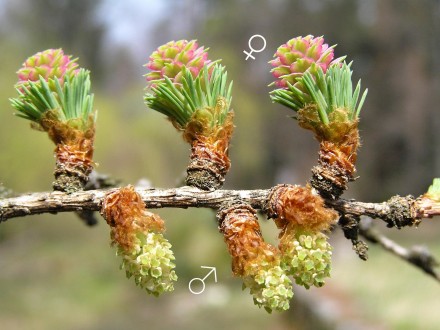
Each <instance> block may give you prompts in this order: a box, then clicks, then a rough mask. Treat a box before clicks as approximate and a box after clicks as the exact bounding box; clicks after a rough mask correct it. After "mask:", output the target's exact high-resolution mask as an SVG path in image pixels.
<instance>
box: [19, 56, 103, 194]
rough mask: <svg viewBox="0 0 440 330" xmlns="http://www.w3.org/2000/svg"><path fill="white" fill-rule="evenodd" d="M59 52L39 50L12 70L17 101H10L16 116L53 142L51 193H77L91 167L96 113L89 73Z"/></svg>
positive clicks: (84, 182) (86, 178)
mask: <svg viewBox="0 0 440 330" xmlns="http://www.w3.org/2000/svg"><path fill="white" fill-rule="evenodd" d="M75 61H76V59H74V60H71V56H68V55H65V54H64V53H63V51H62V50H61V49H48V50H46V51H43V52H39V53H37V54H35V55H33V56H31V57H30V58H29V59H27V60H26V61H25V62H24V63H23V67H22V68H21V69H20V70H19V71H18V72H17V73H18V77H19V80H18V82H17V84H16V90H17V93H18V97H16V98H12V99H11V104H12V106H13V107H14V108H15V109H16V110H17V111H18V112H17V113H16V115H17V116H18V117H22V118H24V119H27V120H29V121H31V125H32V127H33V128H36V129H38V130H42V131H46V132H47V133H48V136H49V138H50V139H51V140H52V141H53V142H54V143H55V145H56V149H55V156H56V169H55V173H54V175H55V182H54V183H53V187H54V189H55V190H60V191H65V192H68V193H71V192H74V191H78V190H82V189H83V188H84V186H85V184H86V183H87V180H88V175H89V174H90V172H91V171H92V169H93V161H92V158H93V141H94V136H95V119H96V111H94V110H93V94H92V93H91V83H90V72H89V71H87V70H84V69H80V68H78V65H77V64H76V62H75Z"/></svg>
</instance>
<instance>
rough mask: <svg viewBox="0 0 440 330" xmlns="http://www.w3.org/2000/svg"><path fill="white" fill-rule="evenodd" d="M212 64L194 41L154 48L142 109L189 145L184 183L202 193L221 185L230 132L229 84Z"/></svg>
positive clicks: (222, 72)
mask: <svg viewBox="0 0 440 330" xmlns="http://www.w3.org/2000/svg"><path fill="white" fill-rule="evenodd" d="M216 62H218V61H214V62H212V61H210V60H209V59H208V58H207V52H206V50H205V49H204V48H203V47H198V45H197V43H196V42H195V41H194V40H193V41H186V40H180V41H177V42H170V43H167V44H165V45H163V46H160V47H159V48H158V50H156V51H155V52H154V53H153V54H152V55H151V57H150V61H149V62H148V63H147V64H146V66H147V67H148V68H149V69H151V70H152V71H151V72H150V73H148V74H147V75H146V77H147V87H148V90H147V93H146V95H145V101H146V104H147V105H148V107H149V108H151V109H153V110H156V111H158V112H160V113H162V114H164V115H166V116H167V117H168V119H169V120H170V121H171V123H172V124H173V125H174V127H175V128H176V129H177V130H179V131H180V132H182V135H183V138H184V140H185V141H186V142H188V143H189V144H190V145H191V156H190V159H191V161H190V164H189V165H188V168H187V179H186V183H187V184H188V185H189V186H195V187H198V188H200V189H204V190H213V189H217V188H219V187H220V186H221V185H222V184H223V181H224V179H225V176H226V173H227V172H228V170H229V168H230V160H229V156H228V149H229V141H230V138H231V136H232V131H233V127H234V126H233V122H232V121H233V111H232V109H231V89H232V82H231V83H228V79H227V72H226V70H225V68H224V67H223V66H221V65H220V64H218V63H216Z"/></svg>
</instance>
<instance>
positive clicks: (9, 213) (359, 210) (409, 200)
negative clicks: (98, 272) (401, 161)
mask: <svg viewBox="0 0 440 330" xmlns="http://www.w3.org/2000/svg"><path fill="white" fill-rule="evenodd" d="M110 191H111V189H97V190H88V191H78V192H74V193H72V194H67V193H64V192H59V191H57V192H36V193H31V194H24V195H21V196H18V197H12V198H4V199H0V222H3V221H6V220H8V219H11V218H17V217H23V216H26V215H34V214H43V213H52V214H54V213H60V212H72V211H84V210H89V211H99V210H100V209H101V206H102V202H103V200H104V197H105V195H106V194H107V193H109V192H110ZM137 192H138V193H139V194H140V195H141V196H142V200H143V201H144V203H145V205H146V207H147V208H165V207H167V208H189V207H198V208H200V207H203V208H212V209H218V208H219V207H220V206H221V205H222V204H224V203H228V202H233V201H243V202H246V203H248V204H250V205H251V206H252V207H254V208H255V209H260V210H264V208H265V206H266V203H267V200H268V197H269V194H270V192H271V189H257V190H216V191H204V190H200V189H197V188H193V187H188V186H184V187H180V188H171V189H157V188H149V189H137ZM326 203H327V205H328V206H329V207H331V208H333V209H335V210H337V211H338V212H339V213H340V214H352V215H355V216H361V215H365V216H369V217H371V218H378V219H382V220H384V221H385V222H387V223H388V224H393V223H394V224H395V225H396V226H397V227H402V226H404V225H413V224H417V223H418V222H420V220H421V219H422V218H431V217H433V216H436V215H440V203H437V202H434V201H431V200H427V199H425V198H423V197H419V198H417V199H416V198H414V197H412V196H407V197H401V196H394V197H392V198H390V199H389V200H388V201H385V202H383V203H365V202H359V201H355V200H346V199H338V200H330V199H329V200H326ZM393 221H394V222H393Z"/></svg>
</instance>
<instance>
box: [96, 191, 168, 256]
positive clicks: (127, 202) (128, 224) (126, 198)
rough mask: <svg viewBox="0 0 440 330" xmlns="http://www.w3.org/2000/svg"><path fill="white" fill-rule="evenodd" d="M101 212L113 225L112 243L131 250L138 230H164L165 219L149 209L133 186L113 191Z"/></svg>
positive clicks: (106, 199)
mask: <svg viewBox="0 0 440 330" xmlns="http://www.w3.org/2000/svg"><path fill="white" fill-rule="evenodd" d="M101 214H102V216H103V217H104V219H105V220H106V221H107V223H108V225H109V226H110V227H111V239H112V244H119V245H120V246H121V247H122V248H123V249H124V250H125V251H131V250H132V247H133V245H134V243H135V242H136V233H137V232H147V231H151V230H152V231H155V232H163V231H164V230H165V229H164V221H163V220H162V218H160V217H159V216H158V215H157V214H154V213H152V212H149V211H147V209H146V207H145V204H144V202H143V201H142V198H141V196H140V195H139V194H138V193H137V192H136V191H135V190H134V188H133V186H128V187H124V188H119V189H117V190H116V191H112V192H110V193H109V194H107V196H106V197H105V199H104V202H103V205H102V210H101Z"/></svg>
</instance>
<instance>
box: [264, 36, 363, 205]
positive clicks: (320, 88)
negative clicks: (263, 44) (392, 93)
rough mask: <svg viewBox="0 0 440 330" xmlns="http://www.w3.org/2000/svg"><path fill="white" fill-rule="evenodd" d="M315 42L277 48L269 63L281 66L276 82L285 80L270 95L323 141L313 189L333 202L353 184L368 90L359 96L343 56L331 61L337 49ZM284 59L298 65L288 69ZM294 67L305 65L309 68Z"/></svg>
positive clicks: (307, 41) (358, 90)
mask: <svg viewBox="0 0 440 330" xmlns="http://www.w3.org/2000/svg"><path fill="white" fill-rule="evenodd" d="M317 39H318V40H319V42H318V41H315V42H314V43H313V42H311V41H312V40H315V39H313V38H311V37H310V36H307V37H304V38H302V37H298V38H295V39H292V40H295V42H294V43H292V46H291V47H290V48H287V49H286V47H285V46H281V47H280V48H279V50H278V51H277V53H276V54H275V57H276V59H275V60H273V61H271V63H272V65H276V66H277V67H276V68H274V69H273V70H272V73H273V74H274V76H275V78H277V79H281V82H280V80H276V81H275V82H274V83H273V84H275V85H276V86H279V87H281V88H277V89H275V90H273V91H272V92H271V99H272V101H273V102H277V103H280V104H282V105H285V106H287V107H289V108H291V109H292V110H294V111H295V112H296V113H297V116H296V117H295V118H296V119H297V120H298V123H299V125H300V126H301V127H303V128H306V129H309V130H311V131H312V132H313V133H314V135H315V137H316V139H317V140H318V141H319V142H320V152H319V164H318V166H316V167H314V168H313V170H312V173H313V177H312V180H311V184H312V186H313V187H314V188H316V189H317V190H318V191H319V192H320V193H321V194H322V195H323V196H325V197H327V198H334V199H335V198H338V197H339V196H340V195H341V194H342V193H343V191H344V190H345V189H346V188H347V183H348V182H349V181H352V180H354V179H355V172H356V168H355V163H356V155H357V149H358V147H359V145H360V140H359V132H358V121H359V120H358V118H359V112H360V110H361V108H362V105H363V103H364V101H365V98H366V95H367V90H365V91H364V92H363V93H362V95H360V94H361V83H360V81H359V82H358V83H357V85H356V88H354V89H353V85H352V71H351V63H349V64H347V63H345V62H343V63H342V62H341V61H342V60H343V59H344V58H345V57H342V58H338V59H336V60H332V59H333V47H334V46H333V47H328V46H327V45H326V44H323V40H321V39H319V38H317ZM300 41H301V42H300ZM306 46H307V47H306ZM285 58H290V59H295V61H294V62H293V63H292V64H291V65H290V66H286V65H283V62H285V61H286V60H285ZM296 63H300V64H301V63H307V65H308V68H307V69H306V70H304V69H303V67H304V65H299V64H296ZM279 72H283V75H281V76H280V75H279ZM289 72H290V73H289ZM292 77H293V78H294V79H293V78H292ZM287 78H288V79H287ZM283 79H284V80H283ZM292 79H293V81H292ZM273 84H272V85H273Z"/></svg>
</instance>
